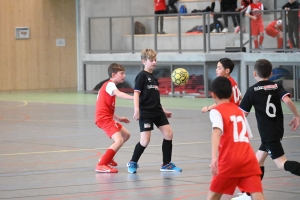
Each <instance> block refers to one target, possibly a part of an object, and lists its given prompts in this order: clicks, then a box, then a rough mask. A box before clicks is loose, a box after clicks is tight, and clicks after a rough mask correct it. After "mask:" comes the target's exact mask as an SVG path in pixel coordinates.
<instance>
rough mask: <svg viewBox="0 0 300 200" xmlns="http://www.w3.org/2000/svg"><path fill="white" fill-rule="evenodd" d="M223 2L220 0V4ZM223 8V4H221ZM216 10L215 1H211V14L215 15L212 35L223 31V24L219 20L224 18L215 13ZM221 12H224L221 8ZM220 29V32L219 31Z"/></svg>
mask: <svg viewBox="0 0 300 200" xmlns="http://www.w3.org/2000/svg"><path fill="white" fill-rule="evenodd" d="M220 1H221V0H219V2H220ZM220 6H221V4H220ZM214 10H215V0H211V12H212V15H213V20H214V22H213V29H211V30H212V33H217V32H220V31H221V30H223V24H222V23H221V22H220V21H219V20H218V19H219V18H222V16H223V15H222V14H220V13H214ZM220 10H222V8H220ZM218 29H219V30H218Z"/></svg>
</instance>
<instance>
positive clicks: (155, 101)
mask: <svg viewBox="0 0 300 200" xmlns="http://www.w3.org/2000/svg"><path fill="white" fill-rule="evenodd" d="M158 86H159V84H158V81H157V80H156V78H155V77H154V76H153V74H152V73H149V72H146V71H145V70H143V71H141V72H140V73H139V74H138V75H137V76H136V78H135V86H134V91H140V92H141V94H140V99H139V101H140V102H139V104H140V105H139V106H140V117H141V118H148V117H155V116H158V115H161V114H164V111H163V109H162V106H161V104H160V93H159V87H158Z"/></svg>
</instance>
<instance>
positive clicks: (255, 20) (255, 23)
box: [245, 0, 264, 49]
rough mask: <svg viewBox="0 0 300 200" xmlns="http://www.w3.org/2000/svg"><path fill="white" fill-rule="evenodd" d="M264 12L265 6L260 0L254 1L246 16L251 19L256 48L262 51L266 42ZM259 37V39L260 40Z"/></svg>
mask: <svg viewBox="0 0 300 200" xmlns="http://www.w3.org/2000/svg"><path fill="white" fill-rule="evenodd" d="M263 10H264V5H263V4H262V3H261V2H259V1H258V0H253V3H251V4H250V5H249V6H248V8H247V10H246V14H245V15H246V16H248V17H250V18H251V34H252V36H253V43H254V48H255V49H258V47H259V48H260V49H262V48H263V47H262V43H263V41H264V22H263V18H262V12H261V11H263ZM258 36H259V38H258Z"/></svg>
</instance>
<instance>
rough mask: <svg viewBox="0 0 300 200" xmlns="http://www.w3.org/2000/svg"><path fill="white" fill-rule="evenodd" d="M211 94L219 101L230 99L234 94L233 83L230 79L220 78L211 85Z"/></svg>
mask: <svg viewBox="0 0 300 200" xmlns="http://www.w3.org/2000/svg"><path fill="white" fill-rule="evenodd" d="M211 92H213V93H214V94H215V95H216V96H217V97H218V98H219V99H229V98H230V97H231V94H232V87H231V82H230V81H229V79H228V78H226V77H223V76H219V77H217V78H215V80H213V82H212V83H211Z"/></svg>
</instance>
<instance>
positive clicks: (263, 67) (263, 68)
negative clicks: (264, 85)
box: [254, 59, 272, 78]
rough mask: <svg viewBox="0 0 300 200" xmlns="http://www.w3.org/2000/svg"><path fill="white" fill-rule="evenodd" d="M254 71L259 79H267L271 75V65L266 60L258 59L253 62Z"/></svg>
mask: <svg viewBox="0 0 300 200" xmlns="http://www.w3.org/2000/svg"><path fill="white" fill-rule="evenodd" d="M254 71H256V73H257V75H258V76H259V77H260V78H269V77H270V76H271V73H272V64H271V62H270V61H268V60H266V59H259V60H257V61H256V62H255V65H254Z"/></svg>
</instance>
